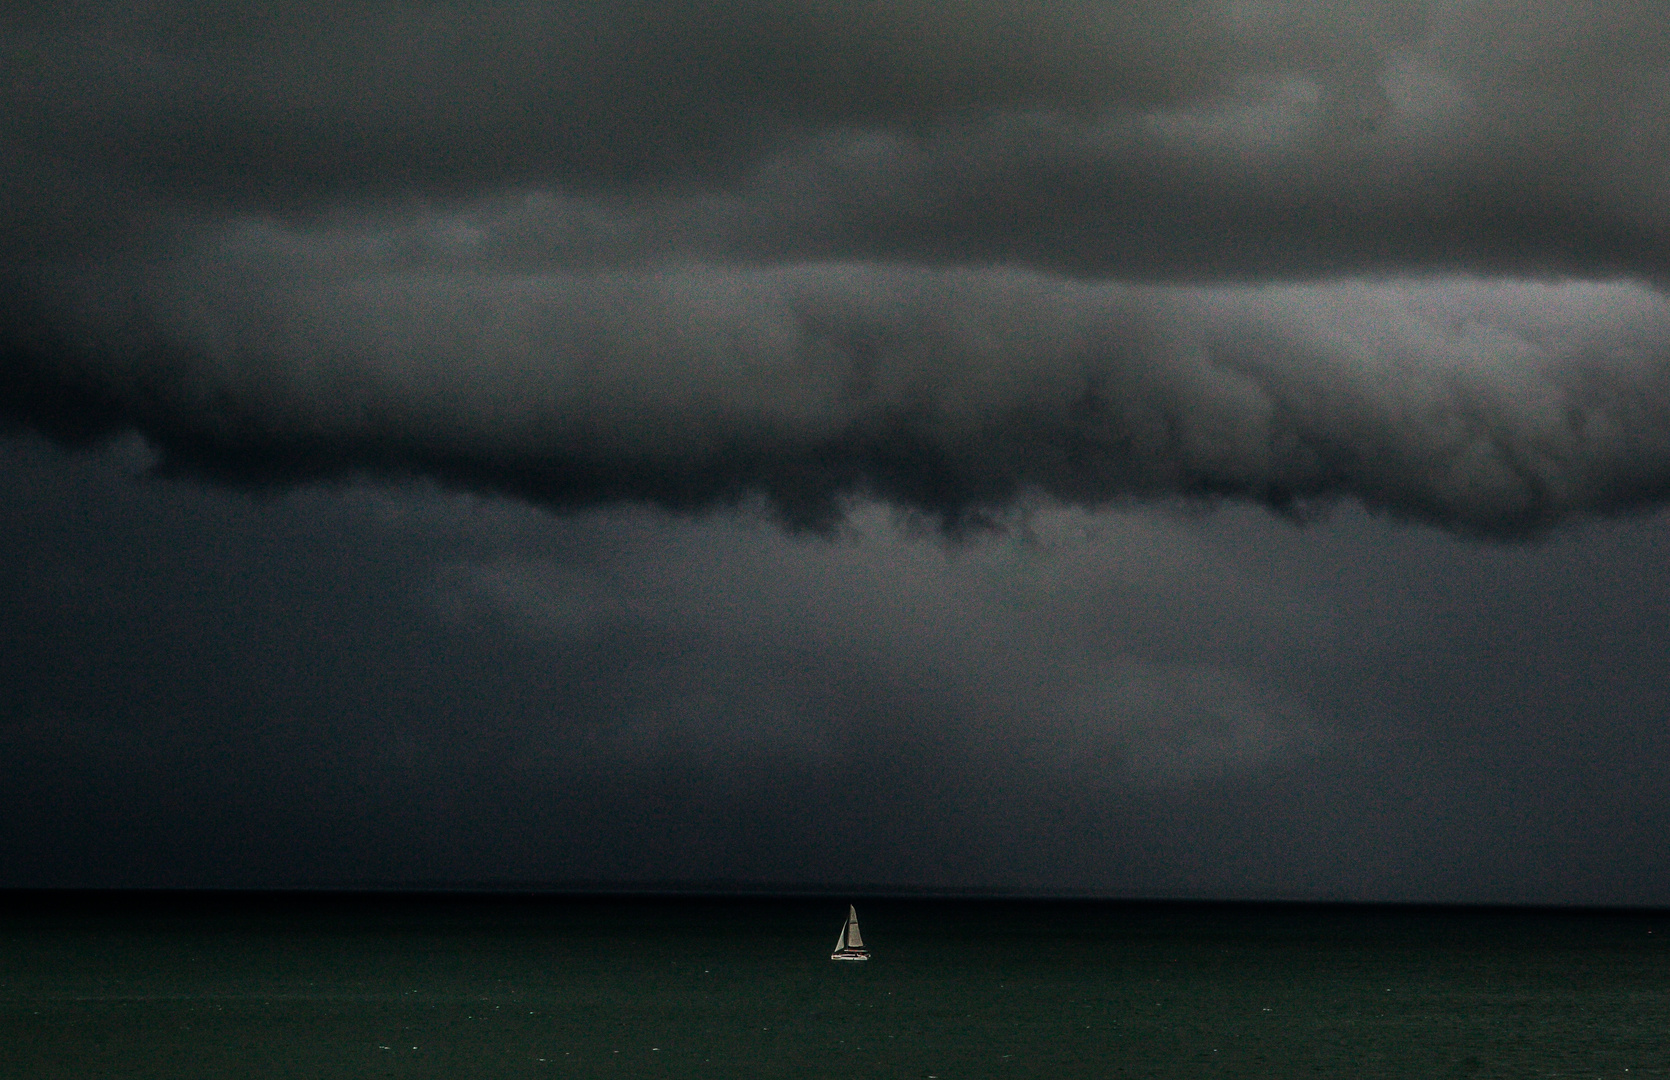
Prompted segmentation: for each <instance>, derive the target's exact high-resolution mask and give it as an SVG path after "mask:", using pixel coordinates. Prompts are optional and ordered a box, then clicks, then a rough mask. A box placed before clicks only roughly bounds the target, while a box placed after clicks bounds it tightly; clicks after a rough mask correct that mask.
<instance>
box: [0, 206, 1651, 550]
mask: <svg viewBox="0 0 1670 1080" xmlns="http://www.w3.org/2000/svg"><path fill="white" fill-rule="evenodd" d="M299 246H300V241H299V240H298V238H296V237H292V236H287V235H285V234H282V233H275V232H273V231H270V230H252V231H250V232H247V233H245V234H243V235H241V236H238V237H233V238H231V239H229V240H228V241H227V242H226V243H225V245H224V246H223V247H222V248H221V249H219V250H218V251H216V252H215V253H214V254H213V256H212V257H210V258H207V259H205V260H203V261H200V262H181V263H177V264H173V265H168V266H154V267H152V268H151V269H150V271H149V273H148V274H147V276H146V277H145V279H144V280H145V285H144V292H143V293H141V294H139V295H138V296H136V297H123V296H122V294H121V291H120V289H119V288H113V287H111V285H110V284H109V282H108V281H107V280H106V279H101V278H93V279H90V280H88V281H83V282H80V283H79V284H78V285H77V286H76V287H75V290H72V291H71V292H70V293H67V294H66V295H67V296H68V297H69V298H68V299H64V300H62V301H61V302H60V304H59V306H58V307H55V308H50V309H49V310H48V313H47V314H46V315H44V316H42V317H40V318H39V319H38V320H37V321H36V322H35V324H34V325H35V327H36V330H35V334H34V336H33V337H27V336H25V337H23V338H22V339H21V340H19V341H18V342H17V343H16V344H14V346H13V351H12V353H11V362H10V366H9V368H10V373H11V380H12V385H11V386H10V387H9V391H10V393H9V396H10V397H11V399H12V400H13V401H14V403H15V402H22V403H24V404H23V408H24V409H26V410H30V411H31V412H30V415H31V416H32V418H34V419H36V420H38V421H40V422H42V423H45V424H51V423H53V422H59V423H62V424H65V425H66V426H70V427H73V424H74V423H76V422H85V423H89V424H92V423H93V422H94V421H95V420H96V421H97V422H98V423H99V424H102V425H104V426H107V427H109V428H111V429H115V428H119V427H121V426H126V425H132V426H134V427H137V428H138V429H139V430H141V431H143V432H145V433H146V434H147V435H148V436H149V437H151V438H152V439H153V440H154V441H155V443H156V444H157V445H158V446H160V447H161V448H162V449H163V450H164V451H165V452H166V453H167V454H169V455H172V456H174V457H175V459H176V460H177V461H179V462H180V463H183V464H188V465H198V466H203V467H207V468H210V469H220V470H225V471H229V472H231V473H233V474H237V473H240V472H243V473H247V474H250V475H254V476H257V477H259V476H262V475H266V476H269V477H282V476H284V475H294V476H297V477H302V476H309V475H317V474H321V473H332V472H341V471H343V470H354V469H362V470H370V471H389V472H396V473H399V472H409V471H420V472H430V473H435V474H438V475H441V476H444V477H447V478H449V479H453V480H456V481H460V482H465V483H472V484H476V483H479V484H484V485H487V486H489V487H498V488H502V489H506V490H512V491H516V492H519V493H524V494H528V495H531V496H534V497H536V498H539V499H542V500H546V501H548V502H550V503H552V504H554V505H559V506H574V505H584V504H587V503H593V502H597V501H602V500H609V499H617V498H623V499H644V500H650V501H655V502H660V503H663V504H665V505H669V506H676V507H701V506H708V505H714V504H718V503H725V502H735V501H738V500H740V499H743V498H745V497H747V496H748V495H750V494H751V493H755V492H759V493H764V494H765V495H766V496H767V497H768V498H770V499H771V500H773V501H774V503H775V504H776V506H777V508H778V509H779V510H780V511H781V512H782V513H783V514H785V515H786V516H788V517H789V518H791V519H794V520H799V521H803V522H820V521H827V520H829V519H830V518H831V516H832V515H833V514H835V513H836V512H837V511H838V509H839V505H840V502H841V500H842V499H843V498H844V497H846V496H850V495H871V496H879V497H882V498H886V499H889V500H891V501H893V502H895V503H897V504H900V505H904V506H908V507H913V508H917V509H920V510H922V511H925V512H927V513H929V514H930V515H935V516H938V517H941V518H943V519H946V520H950V521H958V520H965V519H966V518H967V516H968V515H970V514H980V513H984V512H990V511H1000V510H1001V509H1002V508H1003V507H1004V506H1006V505H1008V504H1009V503H1011V502H1013V501H1014V500H1016V499H1019V498H1023V497H1027V496H1029V495H1037V494H1042V495H1045V496H1049V497H1051V498H1054V499H1056V500H1060V501H1063V502H1069V503H1079V504H1085V505H1092V506H1094V505H1101V504H1106V503H1109V502H1114V501H1118V500H1121V499H1125V498H1128V497H1132V496H1139V497H1140V496H1155V495H1162V494H1167V493H1176V492H1181V493H1185V494H1193V495H1201V496H1211V495H1232V496H1240V497H1247V498H1251V499H1256V500H1262V501H1264V502H1267V503H1269V504H1271V505H1274V506H1277V507H1282V508H1287V507H1301V508H1302V507H1303V506H1304V505H1305V504H1307V503H1308V502H1311V501H1313V500H1319V499H1326V498H1329V497H1333V496H1341V495H1344V496H1351V497H1355V498H1357V499H1360V500H1362V501H1363V502H1365V503H1367V504H1369V505H1372V506H1379V507H1385V508H1388V509H1391V510H1393V511H1395V512H1398V513H1402V514H1407V515H1412V516H1417V517H1421V518H1425V519H1428V520H1433V521H1437V522H1441V523H1444V524H1448V525H1451V526H1454V527H1457V528H1461V529H1465V530H1481V531H1490V530H1514V529H1521V528H1530V527H1535V526H1538V525H1541V524H1545V523H1547V522H1550V521H1553V520H1556V519H1558V518H1559V517H1561V516H1563V515H1565V514H1568V513H1571V512H1574V511H1582V510H1602V511H1605V510H1613V509H1618V508H1624V507H1629V506H1632V505H1636V504H1639V503H1642V502H1644V501H1647V500H1651V499H1656V498H1658V497H1659V496H1660V495H1661V494H1662V493H1663V491H1664V489H1665V487H1666V483H1667V481H1670V436H1667V435H1666V432H1670V367H1667V366H1666V363H1665V359H1666V354H1665V349H1666V342H1667V335H1670V328H1667V326H1666V317H1667V315H1670V311H1667V308H1666V304H1665V301H1664V299H1663V298H1662V297H1661V296H1660V295H1659V294H1658V293H1656V292H1654V291H1652V290H1649V289H1646V288H1644V287H1639V286H1634V285H1627V284H1613V285H1581V284H1571V285H1564V286H1558V285H1533V284H1499V285H1489V284H1459V283H1450V284H1435V285H1410V284H1405V285H1393V284H1382V285H1373V284H1363V283H1338V284H1326V285H1307V286H1283V287H1275V286H1267V287H1252V286H1238V287H1219V288H1213V289H1204V288H1198V287H1132V286H1120V285H1112V284H1094V283H1080V282H1073V281H1068V280H1064V279H1059V278H1051V277H1043V276H1039V275H1036V274H1030V273H1025V272H1018V271H1000V270H988V271H973V270H969V271H945V272H940V271H918V270H907V269H900V268H885V267H874V266H869V265H863V264H854V265H847V264H834V265H808V266H800V267H793V268H783V269H761V270H738V269H727V268H723V267H685V268H681V269H666V270H662V271H657V272H653V273H584V274H541V275H517V276H508V275H506V276H483V275H476V274H468V273H464V274H457V273H455V274H447V275H434V274H396V275H379V276H357V275H354V274H351V273H345V272H344V269H343V267H342V266H341V256H340V253H339V252H334V251H314V252H311V253H306V254H305V255H301V254H297V248H298V247H299ZM280 265H282V266H283V267H284V268H285V269H284V271H283V272H275V271H274V269H273V268H274V267H275V266H280ZM66 288H69V286H66ZM76 290H78V291H76ZM65 402H79V403H81V407H80V408H79V409H75V408H71V407H69V406H66V405H65V404H64V403H65ZM54 410H58V412H54ZM65 412H67V413H68V415H67V417H66V416H65V415H62V414H63V413H65ZM94 426H95V427H96V426H97V425H94Z"/></svg>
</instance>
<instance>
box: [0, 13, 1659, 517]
mask: <svg viewBox="0 0 1670 1080" xmlns="http://www.w3.org/2000/svg"><path fill="white" fill-rule="evenodd" d="M69 15H70V13H69V12H67V11H66V10H61V9H60V8H59V7H58V6H56V5H51V4H42V5H37V6H36V7H33V8H29V9H21V10H18V11H15V12H13V13H11V14H9V15H8V16H6V17H5V19H4V21H3V22H0V48H3V49H4V52H5V56H6V57H7V62H8V64H9V70H10V72H11V77H10V81H9V82H8V83H6V84H5V86H4V87H3V88H0V115H4V116H5V117H6V119H5V120H3V121H0V153H3V154H4V155H5V161H6V164H7V167H8V174H9V175H11V176H13V177H15V180H14V181H13V185H12V188H11V190H10V192H9V196H8V198H7V200H6V204H5V211H4V213H5V217H4V220H3V221H0V250H3V251H4V252H5V253H6V254H7V255H8V256H9V260H8V261H9V264H10V265H11V267H12V273H11V277H10V278H9V280H8V281H7V283H6V285H5V288H4V290H3V292H0V327H3V329H0V357H3V359H0V387H3V388H4V390H5V396H6V398H7V400H8V403H9V404H10V406H11V411H12V412H13V413H14V414H16V415H18V416H20V417H22V418H23V419H24V420H26V421H27V422H30V423H32V424H35V425H37V426H40V427H43V428H45V429H48V430H52V431H56V432H58V433H60V434H63V435H66V436H87V435H95V434H99V433H102V432H106V431H113V430H119V429H123V428H129V427H132V428H137V429H138V430H140V431H141V432H143V433H144V434H145V435H146V436H147V437H148V438H150V439H151V440H153V441H154V443H155V444H156V445H157V446H159V447H160V448H161V449H162V450H163V451H164V452H165V454H166V455H167V456H168V457H169V458H170V460H172V461H173V462H175V463H178V464H184V465H189V466H192V467H196V468H201V469H206V470H208V471H212V472H217V473H220V474H223V475H227V476H237V477H246V478H248V477H254V478H282V477H285V476H304V475H317V474H321V473H332V472H343V471H358V470H366V471H371V472H386V473H411V472H418V473H428V474H432V475H436V476H440V477H443V478H445V479H447V480H449V481H452V482H455V483H462V484H468V485H472V486H483V487H488V488H493V489H497V490H506V491H514V492H518V493H521V494H524V495H528V496H530V497H534V498H537V499H540V500H542V501H544V502H546V503H548V504H551V505H556V506H573V505H583V504H589V503H595V502H599V501H605V500H613V499H631V500H647V501H650V502H655V503H659V504H662V505H666V506H671V507H677V508H699V507H705V506H711V505H720V504H727V503H732V502H735V501H738V500H742V499H747V498H751V497H754V496H756V495H763V496H764V497H766V498H767V499H768V500H770V501H771V502H772V503H773V504H774V505H775V506H776V508H777V509H778V511H779V512H780V513H781V514H782V515H783V516H784V517H785V518H786V519H788V520H791V521H794V522H797V523H803V524H819V523H826V522H828V521H830V520H832V519H833V517H834V516H836V515H837V514H838V513H839V508H840V506H841V504H842V501H843V500H844V499H846V498H847V497H849V496H852V495H867V496H876V497H880V498H884V499H887V500H890V501H892V502H894V503H896V504H899V505H903V506H907V507H911V508H915V509H919V510H922V511H924V512H926V513H928V514H929V515H931V516H934V517H937V518H939V519H941V520H943V521H946V522H951V523H957V522H966V521H969V520H971V519H974V518H978V517H980V516H982V515H989V514H991V513H994V512H1002V510H1003V509H1004V508H1005V507H1007V506H1009V505H1011V504H1012V503H1014V502H1015V501H1017V500H1024V499H1028V498H1033V497H1037V496H1045V497H1048V498H1052V499H1056V500H1060V501H1063V502H1068V503H1075V504H1082V505H1087V506H1096V505H1103V504H1106V503H1109V502H1116V501H1119V500H1123V499H1128V498H1132V497H1139V498H1141V497H1154V496H1169V495H1176V494H1181V495H1184V496H1190V497H1193V496H1217V495H1226V496H1235V497H1243V498H1249V499H1254V500H1259V501H1262V502H1265V503H1267V504H1269V505H1272V506H1277V507H1282V508H1302V507H1304V506H1306V505H1308V504H1310V503H1312V502H1314V501H1318V500H1326V499H1329V498H1333V497H1338V496H1345V497H1350V498H1355V499H1358V500H1361V501H1362V502H1363V503H1365V504H1367V505H1369V506H1372V507H1383V508H1387V509H1390V510H1392V511H1394V512H1396V513H1400V514H1407V515H1411V516H1415V517H1419V518H1422V519H1425V520H1430V521H1435V522H1440V523H1443V524H1446V525H1449V526H1453V527H1455V528H1459V529H1462V530H1467V531H1486V532H1492V531H1494V532H1511V531H1516V530H1522V529H1527V528H1535V527H1537V526H1539V525H1542V524H1545V523H1547V522H1550V521H1553V520H1557V519H1559V518H1560V517H1562V516H1564V515H1566V514H1569V513H1572V512H1577V511H1611V510H1616V509H1620V508H1625V507H1629V506H1633V505H1637V504H1640V503H1642V502H1646V501H1652V500H1656V499H1658V498H1660V497H1661V495H1662V494H1663V492H1664V490H1665V488H1666V483H1667V481H1670V461H1667V457H1666V449H1665V432H1666V430H1667V429H1666V420H1667V419H1670V417H1667V415H1666V378H1667V376H1666V372H1665V368H1664V362H1665V357H1666V345H1667V343H1670V339H1667V337H1666V332H1665V310H1664V300H1663V297H1662V294H1661V292H1660V291H1659V282H1660V280H1661V277H1662V272H1663V259H1664V255H1663V253H1664V252H1665V251H1667V250H1670V246H1667V243H1666V241H1670V233H1667V224H1670V223H1667V219H1666V216H1665V210H1664V207H1665V206H1666V205H1670V203H1667V202H1666V199H1665V196H1666V194H1667V193H1666V191H1665V183H1666V181H1665V175H1666V174H1665V173H1664V170H1663V168H1662V162H1663V160H1664V153H1665V150H1666V146H1665V135H1664V132H1665V131H1667V130H1670V126H1667V125H1665V124H1664V123H1663V120H1664V118H1665V113H1666V110H1667V109H1670V39H1667V37H1666V35H1665V34H1664V33H1663V31H1662V29H1661V27H1660V22H1661V20H1659V19H1658V18H1657V17H1656V15H1655V13H1654V10H1653V9H1652V7H1651V6H1650V5H1644V4H1627V3H1612V4H1592V5H1586V6H1583V7H1581V8H1576V9H1574V8H1572V7H1571V6H1570V5H1566V4H1553V3H1529V4H1516V5H1501V4H1480V3H1459V2H1457V3H1438V2H1434V3H1369V2H1360V3H1353V4H1344V5H1330V6H1329V7H1328V8H1327V9H1326V11H1322V10H1319V9H1316V8H1315V7H1314V6H1313V5H1309V4H1297V3H1285V2H1280V0H1277V2H1272V3H1265V4H1252V5H1247V4H1233V5H1231V4H1223V3H1215V2H1209V0H1199V2H1193V3H1185V4H1177V3H1167V4H1147V3H1141V4H1123V5H1106V4H1090V3H1068V4H1032V3H1024V4H1020V5H1015V4H1005V5H997V4H988V3H985V2H983V0H967V2H962V3H957V4H953V5H951V6H950V8H947V7H946V6H945V5H927V4H919V3H914V2H908V0H894V2H890V3H887V2H872V3H858V2H851V3H837V4H826V3H819V4H810V3H807V4H800V3H791V4H760V3H752V2H740V0H733V2H729V3H718V4H712V3H707V4H700V5H678V4H654V5H650V4H643V3H615V4H595V5H594V4H587V5H578V4H566V3H547V4H531V3H528V4H491V3H489V4H478V5H466V6H462V7H449V8H448V9H447V10H446V11H444V12H442V11H439V10H433V9H428V8H424V7H421V6H418V7H410V6H408V7H389V6H386V5H381V4H358V5H348V6H346V7H343V6H331V7H330V8H328V9H318V10H314V9H312V8H310V7H307V6H305V5H304V6H302V7H293V8H287V9H285V11H283V12H281V13H280V12H275V11H269V10H267V9H265V8H263V7H260V6H256V5H249V6H236V5H234V6H232V7H227V6H225V5H213V6H205V7H194V6H190V5H188V6H186V7H183V8H182V7H180V6H178V5H160V4H158V5H138V6H135V5H97V4H95V5H92V6H90V7H88V8H86V10H82V9H81V8H78V9H77V11H76V13H75V17H74V18H70V17H69Z"/></svg>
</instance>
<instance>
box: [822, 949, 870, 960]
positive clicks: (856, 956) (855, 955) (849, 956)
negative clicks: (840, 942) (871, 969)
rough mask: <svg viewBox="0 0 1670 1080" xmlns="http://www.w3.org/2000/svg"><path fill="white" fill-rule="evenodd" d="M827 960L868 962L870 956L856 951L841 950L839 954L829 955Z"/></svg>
mask: <svg viewBox="0 0 1670 1080" xmlns="http://www.w3.org/2000/svg"><path fill="white" fill-rule="evenodd" d="M829 958H830V959H831V960H868V959H869V958H870V954H869V953H867V952H859V951H857V950H856V949H852V950H847V949H843V950H842V951H840V952H836V953H830V954H829Z"/></svg>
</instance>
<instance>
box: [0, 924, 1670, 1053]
mask: <svg viewBox="0 0 1670 1080" xmlns="http://www.w3.org/2000/svg"><path fill="white" fill-rule="evenodd" d="M847 900H848V898H846V897H840V898H833V899H829V900H805V899H791V900H763V899H745V900H714V899H688V898H668V899H573V898H555V899H552V898H542V899H529V898H519V899H518V898H492V897H428V898H423V897H417V898H414V897H401V896H394V895H381V896H336V897H330V896H319V895H288V896H273V895H270V894H269V895H242V896H238V895H232V896H221V897H202V896H197V897H167V896H157V895H150V896H138V897H136V896H110V895H107V896H104V897H99V896H85V895H77V896H70V897H43V896H41V895H38V894H37V895H33V896H18V895H12V896H9V897H8V896H3V895H0V1076H3V1077H5V1078H7V1080H10V1078H13V1077H16V1078H29V1080H37V1078H38V1080H45V1078H52V1077H74V1078H78V1080H79V1078H98V1080H115V1078H130V1077H131V1078H138V1077H159V1078H162V1077H167V1078H186V1077H204V1078H207V1077H214V1078H216V1080H221V1078H228V1077H236V1078H253V1077H310V1078H330V1077H344V1078H346V1077H355V1078H358V1077H570V1076H597V1075H620V1076H643V1077H686V1076H689V1077H754V1076H760V1077H909V1078H920V1077H936V1078H944V1080H951V1078H962V1077H1200V1076H1224V1077H1281V1078H1290V1077H1308V1076H1317V1077H1462V1076H1468V1077H1515V1078H1518V1077H1537V1076H1574V1077H1600V1076H1604V1077H1655V1076H1666V1075H1670V948H1667V944H1670V915H1666V914H1663V913H1623V914H1619V913H1559V912H1543V911H1503V910H1477V909H1473V910H1453V909H1388V908H1343V907H1308V906H1297V905H1295V906H1279V905H1278V906H1259V905H1160V904H1103V903H1035V902H995V901H993V902H962V901H939V900H878V899H870V900H866V899H864V898H862V897H859V898H856V899H855V902H856V903H857V905H858V915H859V919H860V921H861V925H862V927H863V932H864V939H865V942H866V944H867V945H868V946H869V947H870V949H871V951H872V952H873V954H874V959H873V960H871V961H869V962H868V963H860V964H838V963H833V962H831V961H830V960H829V952H830V949H831V948H832V946H833V945H834V943H835V939H836V936H837V934H838V933H839V932H840V929H841V924H842V920H843V918H844V917H845V914H846V906H847Z"/></svg>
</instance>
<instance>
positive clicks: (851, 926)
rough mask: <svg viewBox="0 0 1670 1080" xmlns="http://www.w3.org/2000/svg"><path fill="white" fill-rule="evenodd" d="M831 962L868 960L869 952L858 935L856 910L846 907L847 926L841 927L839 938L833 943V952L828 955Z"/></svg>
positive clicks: (850, 906) (849, 905)
mask: <svg viewBox="0 0 1670 1080" xmlns="http://www.w3.org/2000/svg"><path fill="white" fill-rule="evenodd" d="M829 958H830V959H831V960H868V959H869V958H870V950H869V949H866V948H865V947H864V938H863V937H862V936H861V935H860V934H859V933H858V909H857V908H855V907H853V906H852V905H851V904H848V905H847V924H846V925H845V926H843V927H841V936H840V938H839V939H838V940H837V941H836V942H835V951H834V952H832V953H830V954H829Z"/></svg>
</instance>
